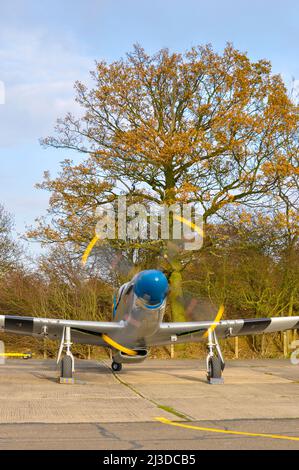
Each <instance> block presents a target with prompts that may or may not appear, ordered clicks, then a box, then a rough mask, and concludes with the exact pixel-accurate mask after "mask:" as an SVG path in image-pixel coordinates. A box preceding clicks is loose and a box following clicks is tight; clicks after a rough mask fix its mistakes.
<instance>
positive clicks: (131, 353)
mask: <svg viewBox="0 0 299 470" xmlns="http://www.w3.org/2000/svg"><path fill="white" fill-rule="evenodd" d="M102 338H103V340H104V341H105V342H106V343H107V344H110V346H113V348H115V349H118V350H119V351H121V352H124V353H125V354H128V356H136V355H137V352H136V351H134V350H133V349H129V348H126V347H125V346H122V345H121V344H119V343H117V342H116V341H114V340H113V339H112V338H110V336H107V335H105V334H103V335H102Z"/></svg>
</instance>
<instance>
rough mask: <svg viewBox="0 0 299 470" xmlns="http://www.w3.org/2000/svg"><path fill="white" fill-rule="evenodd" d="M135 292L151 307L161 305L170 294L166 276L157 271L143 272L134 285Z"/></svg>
mask: <svg viewBox="0 0 299 470" xmlns="http://www.w3.org/2000/svg"><path fill="white" fill-rule="evenodd" d="M134 292H135V294H136V295H137V297H139V298H141V299H143V300H144V301H145V302H146V304H147V305H148V306H150V307H152V306H156V305H159V304H161V303H162V302H163V300H164V299H165V297H166V295H167V292H168V281H167V279H166V276H165V275H164V274H163V273H162V272H161V271H158V270H156V269H149V270H147V271H142V272H140V273H139V274H138V275H137V278H136V281H135V283H134Z"/></svg>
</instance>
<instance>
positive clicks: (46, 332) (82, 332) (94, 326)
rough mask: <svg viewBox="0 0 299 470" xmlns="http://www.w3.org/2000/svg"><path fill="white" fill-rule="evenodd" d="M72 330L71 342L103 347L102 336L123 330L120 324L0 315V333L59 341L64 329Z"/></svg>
mask: <svg viewBox="0 0 299 470" xmlns="http://www.w3.org/2000/svg"><path fill="white" fill-rule="evenodd" d="M66 326H69V327H70V328H71V330H72V341H73V342H75V343H82V344H97V345H99V346H101V345H102V346H104V345H106V343H105V342H104V341H103V340H102V339H101V335H102V334H112V333H119V332H121V331H122V330H123V323H122V322H97V321H78V320H64V319H53V318H38V317H23V316H11V315H0V331H4V332H7V333H16V334H21V335H29V336H37V337H39V336H47V337H49V338H50V339H60V338H61V335H62V332H63V329H64V327H66Z"/></svg>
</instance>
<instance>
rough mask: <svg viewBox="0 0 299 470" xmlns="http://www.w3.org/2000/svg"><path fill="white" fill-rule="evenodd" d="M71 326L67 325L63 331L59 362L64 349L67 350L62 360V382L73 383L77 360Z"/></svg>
mask: <svg viewBox="0 0 299 470" xmlns="http://www.w3.org/2000/svg"><path fill="white" fill-rule="evenodd" d="M72 344H73V343H72V342H71V328H70V327H69V326H65V327H64V329H63V332H62V337H61V343H60V347H59V352H58V357H57V364H58V363H59V360H60V357H61V354H62V351H63V350H65V355H64V357H63V358H62V360H61V369H60V370H61V374H60V379H59V381H60V383H73V382H74V379H73V374H74V371H75V360H74V356H73V354H72V352H71V346H72Z"/></svg>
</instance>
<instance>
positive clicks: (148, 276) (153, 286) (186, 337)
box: [0, 270, 299, 383]
mask: <svg viewBox="0 0 299 470" xmlns="http://www.w3.org/2000/svg"><path fill="white" fill-rule="evenodd" d="M168 291H169V287H168V281H167V279H166V277H165V275H164V274H163V273H162V272H161V271H158V270H147V271H141V272H140V273H139V274H137V275H136V276H135V277H134V278H133V279H132V280H131V281H130V282H128V283H126V284H123V285H122V286H121V288H120V289H119V293H118V298H117V300H116V303H115V306H114V310H113V321H111V322H98V321H77V320H63V319H53V318H38V317H23V316H10V315H0V330H2V331H6V332H9V333H17V334H22V335H31V336H35V337H48V338H50V339H54V340H55V339H57V340H60V347H59V352H58V359H57V362H59V360H60V358H61V355H62V352H63V350H64V351H65V354H64V357H63V359H62V360H61V375H62V377H63V378H72V376H73V372H74V357H73V355H72V352H71V345H72V343H81V344H89V345H97V346H104V347H109V348H110V349H111V356H112V370H113V371H115V372H117V371H120V370H121V369H122V364H124V363H127V364H130V363H137V362H142V361H144V360H145V358H146V357H147V355H148V349H149V348H150V347H151V346H160V345H167V344H172V343H176V344H178V343H179V344H180V343H191V342H199V341H207V351H208V352H207V379H208V381H209V382H210V383H213V381H214V382H217V381H221V380H222V379H221V377H222V372H223V369H224V365H225V364H224V360H223V356H222V354H221V350H220V347H219V342H218V338H229V337H233V336H242V335H254V334H258V333H272V332H275V331H284V330H292V329H297V328H299V316H297V317H295V316H293V317H276V318H254V319H240V320H223V321H217V322H215V321H214V322H213V321H199V322H179V323H165V322H163V316H164V312H165V307H166V301H167V294H168Z"/></svg>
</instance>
